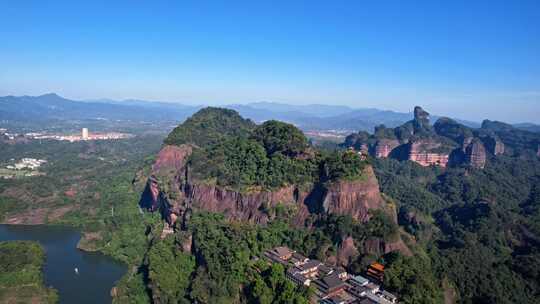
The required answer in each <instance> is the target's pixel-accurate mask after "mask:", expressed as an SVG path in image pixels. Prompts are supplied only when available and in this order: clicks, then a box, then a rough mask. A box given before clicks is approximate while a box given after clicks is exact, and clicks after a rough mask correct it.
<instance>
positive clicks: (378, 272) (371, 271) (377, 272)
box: [366, 263, 384, 282]
mask: <svg viewBox="0 0 540 304" xmlns="http://www.w3.org/2000/svg"><path fill="white" fill-rule="evenodd" d="M366 275H367V276H368V277H370V278H371V279H373V280H375V281H378V282H382V281H383V280H384V265H383V264H380V263H373V264H371V265H369V268H368V270H367V272H366Z"/></svg>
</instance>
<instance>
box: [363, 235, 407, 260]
mask: <svg viewBox="0 0 540 304" xmlns="http://www.w3.org/2000/svg"><path fill="white" fill-rule="evenodd" d="M362 248H363V252H367V253H371V254H374V255H383V254H385V253H388V252H392V251H399V252H401V253H402V254H404V255H406V256H412V255H413V254H412V252H411V250H410V249H409V247H407V245H406V244H405V243H404V242H403V240H402V239H401V238H396V240H395V241H385V240H383V239H380V238H376V239H368V240H365V241H364V242H363V243H362Z"/></svg>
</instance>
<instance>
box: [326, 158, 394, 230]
mask: <svg viewBox="0 0 540 304" xmlns="http://www.w3.org/2000/svg"><path fill="white" fill-rule="evenodd" d="M384 204H385V202H384V201H383V199H382V197H381V193H380V192H379V182H378V181H377V178H376V177H375V173H374V172H373V168H372V167H371V166H368V167H366V169H365V170H364V174H363V179H362V181H352V182H348V181H339V182H335V183H332V184H331V185H329V186H328V192H327V194H326V196H325V198H324V201H323V208H324V210H325V211H326V212H327V213H331V214H341V215H345V214H349V215H351V216H352V217H353V218H355V219H358V220H360V221H363V222H365V221H367V220H368V219H369V214H368V210H370V209H380V208H381V207H383V206H384Z"/></svg>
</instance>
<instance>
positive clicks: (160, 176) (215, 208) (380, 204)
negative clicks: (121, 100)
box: [140, 145, 385, 225]
mask: <svg viewBox="0 0 540 304" xmlns="http://www.w3.org/2000/svg"><path fill="white" fill-rule="evenodd" d="M191 151H192V148H191V147H190V146H188V145H181V146H165V147H164V148H163V149H162V150H161V151H160V152H159V154H158V156H157V158H156V161H155V163H154V165H153V166H152V172H151V176H150V177H149V178H148V182H147V184H146V187H145V190H144V192H143V194H142V196H141V202H140V205H141V207H144V208H146V209H148V210H152V211H160V212H161V213H162V215H163V216H164V218H166V219H167V222H168V223H170V224H173V223H174V222H175V221H176V220H177V219H184V218H185V217H186V215H187V214H189V212H190V211H191V210H192V209H200V210H206V211H212V212H220V213H223V214H224V215H225V216H226V217H228V218H231V219H235V220H243V221H250V222H255V223H261V224H264V223H266V222H267V221H268V220H269V219H270V218H271V217H272V216H273V215H272V214H271V212H269V211H268V210H271V209H272V207H276V206H277V205H283V206H285V207H288V208H290V210H293V212H294V213H295V221H296V222H297V224H299V225H302V224H304V220H305V219H306V218H307V217H308V216H309V214H310V213H313V212H328V213H335V214H350V215H351V216H352V217H353V218H355V219H357V220H360V221H366V220H368V219H369V210H371V209H381V208H384V204H385V202H384V200H383V199H382V197H381V194H380V192H379V184H378V182H377V178H376V177H375V174H374V172H373V169H372V167H371V166H367V167H366V169H365V172H364V174H363V178H362V179H361V180H359V181H354V182H345V181H343V182H336V183H333V184H330V185H328V186H322V185H318V186H314V187H313V189H308V190H301V189H299V188H297V187H295V186H289V187H283V188H280V189H277V190H275V191H251V192H238V191H234V190H230V189H225V188H222V187H218V186H216V185H211V184H207V183H202V182H197V181H193V180H192V179H191V178H190V174H189V166H188V165H187V158H188V156H189V155H190V153H191Z"/></svg>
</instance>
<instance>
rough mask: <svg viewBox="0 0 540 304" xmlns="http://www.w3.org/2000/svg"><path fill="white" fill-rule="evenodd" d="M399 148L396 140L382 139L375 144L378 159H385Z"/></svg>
mask: <svg viewBox="0 0 540 304" xmlns="http://www.w3.org/2000/svg"><path fill="white" fill-rule="evenodd" d="M398 146H399V141H397V140H396V139H380V140H378V141H377V143H376V144H375V148H374V150H375V151H374V154H375V157H376V158H385V157H388V156H389V155H390V153H391V152H392V150H394V149H395V148H396V147H398Z"/></svg>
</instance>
